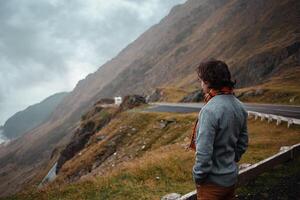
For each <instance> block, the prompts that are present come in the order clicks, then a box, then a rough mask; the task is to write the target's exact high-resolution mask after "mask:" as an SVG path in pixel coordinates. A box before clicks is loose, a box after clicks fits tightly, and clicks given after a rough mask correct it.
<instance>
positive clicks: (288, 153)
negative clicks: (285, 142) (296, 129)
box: [170, 143, 300, 200]
mask: <svg viewBox="0 0 300 200" xmlns="http://www.w3.org/2000/svg"><path fill="white" fill-rule="evenodd" d="M299 156H300V143H299V144H296V145H293V146H290V147H282V148H281V149H280V152H279V153H277V154H275V155H273V156H271V157H268V158H266V159H264V160H262V161H260V162H258V163H255V164H253V165H250V166H249V167H246V168H244V169H241V170H240V171H239V177H238V186H241V185H244V184H246V183H247V182H248V181H250V180H251V179H254V178H255V177H257V176H258V175H260V174H262V173H263V172H266V171H267V170H270V169H272V168H273V167H275V166H276V165H279V164H282V163H284V162H287V161H290V160H293V159H295V158H297V157H299ZM170 199H171V198H170ZM172 200H197V191H196V190H194V191H192V192H189V193H187V194H185V195H183V196H181V197H179V198H173V199H172Z"/></svg>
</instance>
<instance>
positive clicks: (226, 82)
mask: <svg viewBox="0 0 300 200" xmlns="http://www.w3.org/2000/svg"><path fill="white" fill-rule="evenodd" d="M196 70H197V74H198V77H199V78H200V80H202V81H207V82H208V87H209V88H213V89H221V88H222V87H224V86H227V87H231V88H234V86H235V84H236V80H235V81H232V80H231V74H230V71H229V68H228V66H227V64H226V63H225V62H223V61H220V60H216V59H210V60H208V61H204V62H201V63H200V64H199V65H198V67H197V69H196Z"/></svg>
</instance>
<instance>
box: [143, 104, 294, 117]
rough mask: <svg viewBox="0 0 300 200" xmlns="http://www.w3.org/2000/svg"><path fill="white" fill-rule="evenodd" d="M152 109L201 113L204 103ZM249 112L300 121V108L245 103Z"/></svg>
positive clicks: (156, 106) (151, 110)
mask: <svg viewBox="0 0 300 200" xmlns="http://www.w3.org/2000/svg"><path fill="white" fill-rule="evenodd" d="M149 104H150V105H151V107H149V108H147V109H145V111H148V112H179V113H191V112H199V111H200V110H201V107H202V106H203V105H204V104H203V103H164V102H159V103H149ZM244 105H245V108H246V110H247V111H255V112H261V113H266V114H274V115H280V116H284V117H291V118H296V119H300V106H290V105H278V104H257V103H244Z"/></svg>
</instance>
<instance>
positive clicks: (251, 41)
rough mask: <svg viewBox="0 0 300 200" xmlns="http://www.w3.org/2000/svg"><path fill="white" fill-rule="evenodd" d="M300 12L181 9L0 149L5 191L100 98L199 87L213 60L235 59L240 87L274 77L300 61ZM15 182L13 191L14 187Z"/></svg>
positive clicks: (28, 176) (280, 7)
mask: <svg viewBox="0 0 300 200" xmlns="http://www.w3.org/2000/svg"><path fill="white" fill-rule="evenodd" d="M299 9H300V2H299V1H296V0H284V1H279V0H266V1H258V0H254V1H246V0H243V1H236V0H226V1H223V0H211V1H208V0H205V1H197V0H189V1H187V2H186V3H184V4H182V5H178V6H176V7H175V8H173V9H172V10H171V12H170V13H169V14H168V15H167V16H166V17H165V18H164V19H162V20H161V21H160V22H159V23H158V24H156V25H154V26H152V27H151V28H149V29H148V30H147V31H146V32H144V33H143V34H142V35H141V36H140V37H138V38H137V39H136V40H135V41H133V42H132V43H131V44H129V45H128V46H127V47H126V48H124V49H123V50H122V51H121V52H120V53H119V54H118V55H117V56H116V57H114V58H113V59H111V60H109V61H108V62H106V63H105V64H104V65H103V66H101V67H100V68H99V69H98V70H97V71H96V72H95V73H92V74H90V75H88V76H87V77H86V78H85V79H83V80H81V81H79V82H78V84H77V85H76V87H75V89H74V90H73V91H72V92H71V93H70V94H69V95H68V96H67V97H66V98H65V99H64V101H63V102H61V103H60V104H59V105H58V106H57V108H56V109H55V111H54V112H53V114H52V116H51V117H50V119H49V120H48V121H46V122H45V123H43V124H41V125H40V126H39V127H36V128H35V129H34V130H32V131H30V132H29V133H28V134H26V135H25V136H23V137H21V138H20V139H18V140H16V141H14V142H12V143H11V144H10V145H9V146H8V147H5V148H3V147H0V169H1V170H0V174H2V175H3V174H5V175H3V176H0V179H1V181H0V182H1V184H0V192H1V193H2V192H5V193H4V194H7V193H10V192H15V191H18V190H20V189H21V188H22V187H23V186H24V185H26V184H34V183H35V182H36V181H38V180H37V178H36V177H34V174H35V173H34V169H37V168H38V167H41V166H45V163H47V162H48V160H49V158H50V155H51V154H52V151H53V149H55V148H56V147H57V146H65V145H66V144H67V143H68V141H69V140H70V138H71V137H72V133H73V132H74V130H76V129H77V128H78V126H79V120H80V117H81V116H82V114H83V113H84V112H86V111H87V110H88V109H89V108H91V107H92V106H93V104H94V103H95V102H97V101H98V100H99V99H101V98H109V97H113V96H125V95H128V94H133V93H138V94H150V93H151V92H152V91H153V90H154V89H155V88H157V87H169V86H170V87H176V88H179V89H185V90H191V89H192V88H197V87H199V84H198V82H197V78H196V74H195V67H196V66H197V64H198V63H199V62H200V61H201V60H203V59H206V58H210V57H215V58H218V59H222V60H225V61H226V63H228V65H229V67H230V69H231V70H232V74H233V78H236V79H238V85H237V86H238V87H246V86H250V85H255V84H259V83H261V82H264V81H267V80H268V79H269V78H270V77H271V76H272V73H275V72H276V71H277V70H284V68H285V67H286V66H288V67H289V68H292V67H296V66H300V64H299V60H300V59H299V54H300V53H299V48H298V47H297V44H298V42H299V41H300V37H299V26H298V21H299V15H300V14H299V12H298V10H299ZM293 44H296V47H297V48H295V50H294V51H293V54H292V55H289V53H288V50H287V47H289V46H290V47H291V45H293ZM266 67H268V68H267V69H266ZM258 77H259V78H258ZM19 166H22V167H23V168H24V169H23V168H22V169H21V168H20V167H19ZM13 173H15V174H14V175H13ZM35 178H36V180H35ZM21 179H24V180H23V181H22V180H21ZM16 183H18V185H16V186H15V187H11V188H9V190H7V188H8V187H7V184H10V185H12V184H16Z"/></svg>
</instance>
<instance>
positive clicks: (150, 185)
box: [4, 106, 300, 199]
mask: <svg viewBox="0 0 300 200" xmlns="http://www.w3.org/2000/svg"><path fill="white" fill-rule="evenodd" d="M143 107H144V106H143ZM139 111H140V110H139V109H138V108H136V109H134V110H130V111H126V112H124V113H121V114H120V115H118V117H117V118H115V119H113V120H112V121H111V122H110V123H109V124H108V125H107V126H106V127H105V128H103V129H102V130H101V131H99V132H98V133H97V134H96V135H94V136H93V138H92V139H91V140H90V144H89V146H88V147H87V148H85V149H84V150H82V151H81V152H80V153H79V154H78V155H76V156H75V157H74V158H73V159H71V160H69V161H68V162H67V163H65V165H63V168H62V170H61V172H60V173H59V176H58V178H57V179H56V181H55V182H54V183H52V184H50V185H49V186H47V187H45V188H44V189H42V190H35V189H28V190H27V191H25V192H23V193H19V194H17V195H15V196H11V197H8V198H4V199H124V198H126V199H160V197H161V196H163V195H165V194H167V193H171V192H177V193H181V194H184V193H187V192H189V191H191V190H194V184H193V181H192V173H191V169H192V166H193V163H194V152H192V151H186V150H185V149H184V146H185V145H186V144H188V143H189V136H190V133H191V130H192V125H193V122H194V119H195V118H196V117H197V113H191V114H176V113H152V112H151V113H150V112H149V113H148V112H139ZM161 120H162V121H161ZM167 121H169V123H166V122H167ZM166 124H167V125H166ZM248 127H249V128H248V129H249V136H250V144H249V149H248V151H247V153H246V154H245V155H244V157H243V158H242V160H241V162H240V163H245V162H246V163H255V162H258V161H260V160H262V159H264V158H266V157H268V156H270V155H272V154H275V153H277V152H278V150H279V148H280V147H281V146H286V145H292V144H295V143H299V142H300V134H299V133H300V127H295V126H294V127H291V128H289V129H288V128H286V124H281V125H279V126H276V124H275V123H274V122H273V123H270V124H268V123H267V122H265V121H264V122H261V121H260V120H257V121H255V120H254V119H249V120H248ZM100 136H101V138H104V139H102V140H99V137H100ZM97 138H98V139H97ZM105 138H107V139H105ZM112 138H119V139H118V141H117V144H118V145H117V146H115V150H116V154H113V155H112V156H110V157H109V158H107V159H106V160H104V161H103V160H102V163H101V164H100V165H98V167H95V168H90V172H88V171H85V172H87V173H86V174H84V173H83V172H84V170H82V169H85V168H86V167H87V166H93V164H95V163H96V162H97V159H101V155H104V154H105V153H104V152H105V151H108V150H109V148H108V147H110V145H113V144H112V143H111V144H110V145H108V144H109V143H110V142H112V140H111V139H112ZM99 156H100V157H99ZM72 176H81V178H80V180H79V181H76V182H73V183H70V182H71V181H72V179H70V177H72ZM69 183H70V184H69Z"/></svg>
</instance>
